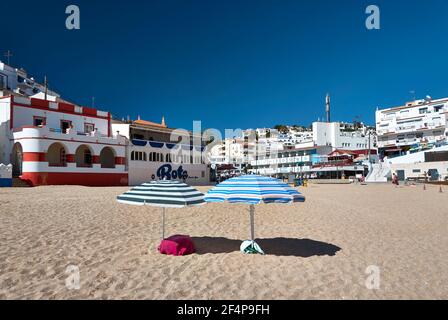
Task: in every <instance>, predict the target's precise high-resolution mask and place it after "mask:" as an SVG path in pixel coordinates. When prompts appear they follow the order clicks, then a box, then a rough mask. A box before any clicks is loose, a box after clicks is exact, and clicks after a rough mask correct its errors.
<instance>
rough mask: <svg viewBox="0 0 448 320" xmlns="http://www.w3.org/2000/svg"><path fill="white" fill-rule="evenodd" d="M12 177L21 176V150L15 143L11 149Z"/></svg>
mask: <svg viewBox="0 0 448 320" xmlns="http://www.w3.org/2000/svg"><path fill="white" fill-rule="evenodd" d="M11 160H12V161H11V162H12V175H13V176H14V177H18V176H20V175H22V164H23V149H22V145H21V144H20V143H18V142H17V143H15V144H14V147H13V148H12V159H11Z"/></svg>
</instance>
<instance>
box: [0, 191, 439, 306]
mask: <svg viewBox="0 0 448 320" xmlns="http://www.w3.org/2000/svg"><path fill="white" fill-rule="evenodd" d="M127 189H128V188H123V187H118V188H88V187H77V186H69V187H66V186H51V187H37V188H15V189H0V244H1V245H0V256H1V259H0V299H327V298H330V299H447V298H448V274H447V272H446V270H445V269H446V266H447V265H448V250H447V248H448V189H447V188H446V187H445V190H444V191H445V192H444V193H439V192H438V187H436V186H428V187H427V190H426V191H423V189H422V187H420V186H400V187H398V188H395V187H392V186H391V185H368V186H361V185H310V186H309V187H308V188H301V189H300V191H301V192H303V194H304V195H305V196H306V198H307V201H306V202H305V203H298V204H294V205H280V204H275V205H259V206H257V207H256V213H255V224H256V227H255V235H256V238H257V239H259V240H257V242H258V243H259V244H260V245H261V247H262V248H263V249H264V250H265V251H266V253H267V255H265V256H261V255H243V254H242V253H240V252H239V245H240V243H241V240H244V239H247V238H248V237H249V217H248V211H247V210H248V208H247V206H244V205H231V204H208V205H206V206H203V207H199V208H197V207H196V208H187V209H170V210H168V211H167V221H166V232H167V234H169V235H172V234H188V235H190V236H191V237H193V239H194V241H195V244H196V246H197V250H198V252H197V253H196V254H193V255H189V256H184V257H172V256H164V255H161V254H159V253H158V252H157V250H156V248H157V245H158V243H159V241H160V239H159V237H160V209H157V208H153V207H134V206H129V205H124V204H119V203H117V202H116V201H115V197H116V196H117V195H119V194H120V193H122V192H124V191H126V190H127ZM199 189H200V190H201V191H203V192H204V191H206V190H207V188H205V187H203V188H199ZM69 265H76V266H78V267H79V271H80V289H79V290H69V289H68V288H67V287H66V285H65V280H66V278H67V277H68V275H67V274H66V268H67V266H69ZM371 265H374V266H378V267H379V270H380V278H379V279H380V287H379V289H376V290H375V289H368V288H367V287H366V284H365V283H366V279H367V277H368V276H369V275H368V274H367V273H366V268H368V266H371Z"/></svg>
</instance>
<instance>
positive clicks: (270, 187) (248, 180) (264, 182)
mask: <svg viewBox="0 0 448 320" xmlns="http://www.w3.org/2000/svg"><path fill="white" fill-rule="evenodd" d="M204 200H205V201H206V202H224V201H228V202H230V203H247V204H249V205H250V207H249V216H250V236H251V240H250V241H244V242H243V244H242V245H241V251H243V252H245V253H261V254H264V252H263V250H262V249H261V248H260V246H259V245H258V244H257V243H255V241H254V238H255V227H254V215H255V206H254V205H256V204H260V203H294V202H304V201H305V197H304V196H303V195H302V194H301V193H300V192H298V191H297V190H295V189H294V188H292V187H290V186H289V185H288V184H286V183H284V182H281V181H280V180H278V179H274V178H270V177H264V176H258V175H245V176H240V177H235V178H231V179H228V180H226V181H224V182H222V183H220V184H218V185H217V186H215V187H214V188H212V189H210V190H209V192H208V193H207V194H206V195H205V196H204Z"/></svg>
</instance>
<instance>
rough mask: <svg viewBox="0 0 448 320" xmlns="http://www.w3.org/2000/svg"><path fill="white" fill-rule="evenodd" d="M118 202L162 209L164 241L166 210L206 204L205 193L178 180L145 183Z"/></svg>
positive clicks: (163, 235) (120, 197)
mask: <svg viewBox="0 0 448 320" xmlns="http://www.w3.org/2000/svg"><path fill="white" fill-rule="evenodd" d="M117 201H118V202H120V203H126V204H131V205H138V206H143V205H148V206H155V207H162V208H163V210H162V239H165V208H183V207H187V206H200V205H203V204H205V201H204V194H203V193H201V192H199V191H198V190H196V189H195V188H193V187H191V186H189V185H188V184H186V183H183V182H180V181H177V180H161V181H151V182H148V183H143V184H142V185H139V186H136V187H133V188H132V189H131V190H129V191H127V192H125V193H123V194H121V195H119V196H117Z"/></svg>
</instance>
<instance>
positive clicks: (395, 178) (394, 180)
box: [392, 172, 400, 186]
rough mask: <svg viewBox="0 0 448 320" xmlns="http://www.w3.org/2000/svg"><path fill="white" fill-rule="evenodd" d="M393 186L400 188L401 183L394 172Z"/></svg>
mask: <svg viewBox="0 0 448 320" xmlns="http://www.w3.org/2000/svg"><path fill="white" fill-rule="evenodd" d="M392 184H394V185H396V186H398V185H399V184H400V183H399V182H398V176H397V174H396V173H395V172H394V173H393V175H392Z"/></svg>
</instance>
